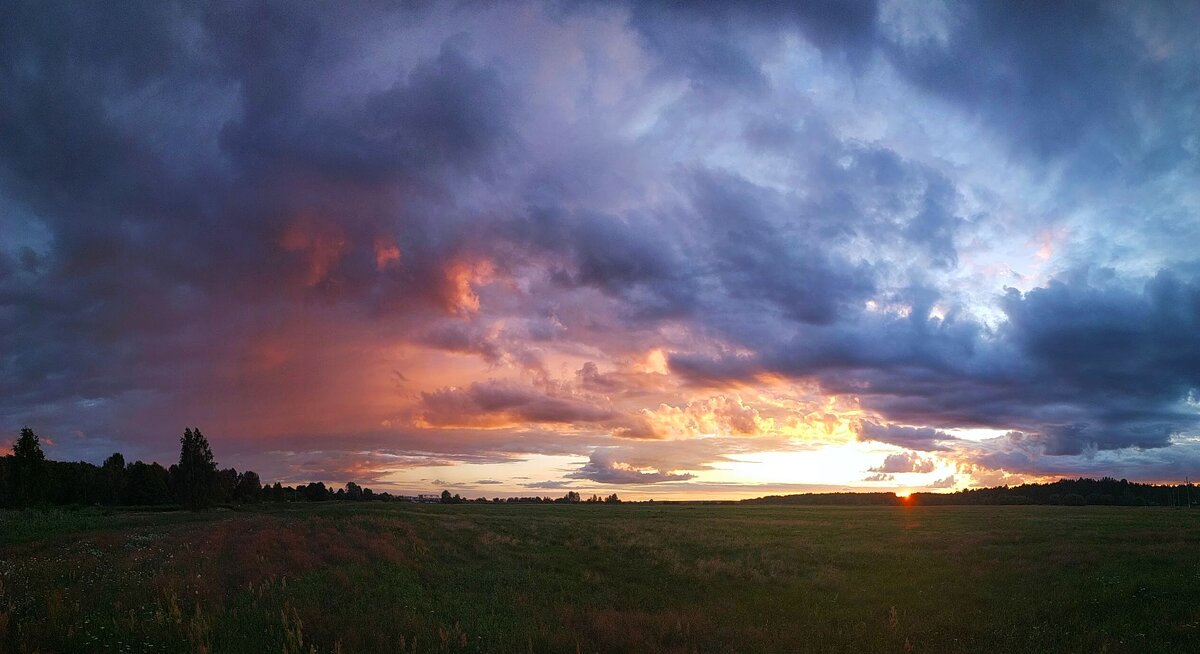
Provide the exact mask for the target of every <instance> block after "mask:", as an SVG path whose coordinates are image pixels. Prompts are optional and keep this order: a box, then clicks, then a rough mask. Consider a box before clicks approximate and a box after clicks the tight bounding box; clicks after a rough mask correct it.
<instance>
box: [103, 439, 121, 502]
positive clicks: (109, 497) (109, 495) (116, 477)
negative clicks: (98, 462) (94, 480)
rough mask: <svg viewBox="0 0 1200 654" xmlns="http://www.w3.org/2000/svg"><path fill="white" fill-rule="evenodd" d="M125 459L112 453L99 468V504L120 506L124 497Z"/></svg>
mask: <svg viewBox="0 0 1200 654" xmlns="http://www.w3.org/2000/svg"><path fill="white" fill-rule="evenodd" d="M126 483H127V482H126V475H125V457H124V456H122V455H121V453H120V452H113V453H112V455H111V456H109V457H108V458H107V459H105V460H104V465H102V466H100V484H99V486H100V498H99V500H100V502H101V503H102V504H120V503H121V501H122V498H123V497H124V495H125V484H126Z"/></svg>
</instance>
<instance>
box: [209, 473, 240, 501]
mask: <svg viewBox="0 0 1200 654" xmlns="http://www.w3.org/2000/svg"><path fill="white" fill-rule="evenodd" d="M237 483H238V471H237V470H236V469H234V468H225V469H224V470H218V471H217V476H216V477H214V478H213V501H214V502H217V503H219V504H220V503H225V502H231V501H233V493H234V491H235V490H237Z"/></svg>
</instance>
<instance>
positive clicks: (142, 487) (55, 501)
mask: <svg viewBox="0 0 1200 654" xmlns="http://www.w3.org/2000/svg"><path fill="white" fill-rule="evenodd" d="M391 499H394V498H393V497H392V495H390V494H388V493H375V492H373V491H372V490H371V489H370V488H364V487H362V486H359V485H358V484H356V483H354V482H348V483H347V484H346V486H345V487H344V488H337V489H334V488H329V487H326V486H325V484H324V483H322V482H314V483H310V484H304V485H300V486H296V487H292V486H284V485H283V484H281V483H280V482H275V483H274V484H273V485H270V486H264V485H263V483H262V481H261V479H260V478H259V476H258V473H256V472H254V471H253V470H245V471H242V472H238V471H237V470H236V469H234V468H225V469H220V468H218V467H217V463H216V461H215V460H214V459H213V453H212V448H211V447H210V446H209V444H208V439H207V438H205V436H204V434H203V433H202V432H201V431H200V429H199V428H190V427H189V428H187V429H185V430H184V431H183V436H182V437H181V438H180V439H179V462H178V463H174V464H171V466H170V467H169V468H164V467H163V466H161V465H160V464H158V463H155V462H151V463H145V462H143V461H134V462H133V463H127V462H126V461H125V457H124V456H123V455H122V454H121V453H120V452H116V453H114V454H112V455H111V456H109V457H108V458H107V459H105V460H104V463H103V464H101V465H99V466H97V465H95V464H92V463H87V462H84V461H78V462H71V461H52V460H50V459H47V458H46V455H45V453H44V452H43V451H42V447H41V444H40V442H39V439H38V435H37V434H36V433H34V431H33V430H32V429H29V428H28V427H26V428H24V429H22V430H21V433H20V436H19V437H18V438H17V441H16V443H14V444H13V448H12V454H10V455H7V456H0V507H3V508H24V507H33V506H52V505H68V504H99V505H105V506H117V505H128V506H162V505H172V504H175V505H182V506H184V507H187V508H189V509H192V510H199V509H204V508H207V507H210V506H213V505H219V504H231V503H247V502H316V501H325V500H349V501H368V500H383V501H387V500H391Z"/></svg>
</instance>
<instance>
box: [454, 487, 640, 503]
mask: <svg viewBox="0 0 1200 654" xmlns="http://www.w3.org/2000/svg"><path fill="white" fill-rule="evenodd" d="M485 502H491V503H492V504H620V503H621V498H619V497H617V494H616V493H613V494H612V495H607V496H605V497H600V496H599V495H595V494H593V495H592V496H591V497H589V498H587V499H583V496H582V495H580V494H579V493H577V492H575V491H567V494H566V495H563V496H562V497H538V496H537V495H533V496H530V497H505V498H500V497H493V498H492V499H490V500H489V499H488V498H486V497H477V498H475V499H473V500H471V499H467V498H465V497H462V496H461V495H459V494H458V493H455V494H454V495H451V494H450V491H448V490H444V491H442V495H441V503H442V504H467V503H472V504H479V503H485Z"/></svg>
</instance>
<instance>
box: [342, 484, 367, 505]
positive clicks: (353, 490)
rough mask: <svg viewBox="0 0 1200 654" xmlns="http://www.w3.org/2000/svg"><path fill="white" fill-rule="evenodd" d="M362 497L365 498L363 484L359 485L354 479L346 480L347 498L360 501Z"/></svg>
mask: <svg viewBox="0 0 1200 654" xmlns="http://www.w3.org/2000/svg"><path fill="white" fill-rule="evenodd" d="M362 498H363V489H362V486H359V485H358V484H356V483H354V482H352V481H348V482H346V499H348V500H350V501H352V502H358V501H361V500H362Z"/></svg>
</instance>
